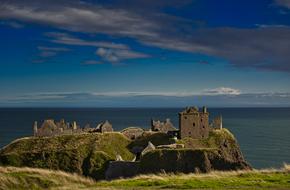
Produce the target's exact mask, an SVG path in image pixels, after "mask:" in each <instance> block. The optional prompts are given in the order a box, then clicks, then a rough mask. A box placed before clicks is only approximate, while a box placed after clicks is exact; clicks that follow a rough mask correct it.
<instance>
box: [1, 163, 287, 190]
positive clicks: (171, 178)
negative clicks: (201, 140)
mask: <svg viewBox="0 0 290 190" xmlns="http://www.w3.org/2000/svg"><path fill="white" fill-rule="evenodd" d="M289 179H290V166H289V165H285V167H284V168H282V169H280V170H252V171H235V172H211V173H208V174H188V175H184V174H179V175H172V174H159V175H142V176H137V177H135V178H132V179H121V180H113V181H110V182H105V181H103V182H102V181H101V182H95V181H93V180H91V179H88V178H85V177H82V176H78V175H76V174H69V173H65V172H60V171H50V170H45V169H32V168H16V167H0V189H1V190H10V189H11V190H12V189H13V190H22V189H32V190H33V189H51V190H56V189H58V190H60V189H70V190H76V189H84V190H91V189H101V190H105V189H106V190H108V189H126V190H133V189H135V190H136V189H139V190H141V189H145V190H149V189H150V190H151V189H247V190H250V189H251V190H252V189H268V190H272V189H273V190H274V189H281V190H282V189H283V190H286V189H290V182H289Z"/></svg>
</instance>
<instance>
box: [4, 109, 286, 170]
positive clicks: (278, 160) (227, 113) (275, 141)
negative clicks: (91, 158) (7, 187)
mask: <svg viewBox="0 0 290 190" xmlns="http://www.w3.org/2000/svg"><path fill="white" fill-rule="evenodd" d="M183 109H184V108H164V107H163V108H152V107H151V108H149V107H147V108H146V107H142V108H140V107H139V108H137V107H126V108H113V107H103V108H92V107H91V108H80V107H70V108H68V107H66V108H52V107H51V108H37V107H34V108H0V147H3V146H5V145H7V144H9V143H10V142H11V141H13V140H15V139H17V138H21V137H26V136H32V134H33V130H32V126H33V123H34V121H38V124H39V126H40V125H41V123H42V121H43V120H45V119H54V120H56V121H58V120H60V119H62V118H63V119H65V120H66V121H68V122H72V121H76V122H77V123H78V125H80V127H84V126H85V125H86V124H90V125H91V127H96V126H97V124H98V123H100V122H102V121H105V120H109V121H110V123H112V125H113V128H114V130H115V131H120V130H122V129H124V128H127V127H132V126H135V127H141V128H144V129H149V128H150V122H151V119H155V120H165V119H166V118H170V119H171V121H172V123H173V124H174V126H175V127H176V128H178V127H179V126H178V113H179V112H180V111H182V110H183ZM208 111H209V113H210V121H212V120H213V118H214V117H216V116H219V115H222V117H223V126H224V127H225V128H227V129H229V130H230V131H231V132H232V133H233V134H234V136H235V137H236V138H237V140H238V143H239V145H240V148H241V151H242V153H243V155H244V157H245V158H246V160H247V161H248V162H249V163H250V164H251V165H252V166H253V167H254V168H271V167H281V166H282V165H283V163H290V141H289V134H290V108H289V107H267V108H266V107H264V108H261V107H259V108H253V107H252V108H249V107H239V108H236V107H235V108H234V107H223V108H217V107H215V108H214V107H209V108H208Z"/></svg>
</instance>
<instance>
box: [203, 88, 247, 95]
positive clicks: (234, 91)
mask: <svg viewBox="0 0 290 190" xmlns="http://www.w3.org/2000/svg"><path fill="white" fill-rule="evenodd" d="M203 94H205V95H240V94H241V91H240V90H238V89H234V88H229V87H219V88H214V89H206V90H204V91H203Z"/></svg>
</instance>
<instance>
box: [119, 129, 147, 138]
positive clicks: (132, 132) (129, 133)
mask: <svg viewBox="0 0 290 190" xmlns="http://www.w3.org/2000/svg"><path fill="white" fill-rule="evenodd" d="M144 131H145V130H144V129H141V128H140V127H128V128H126V129H123V130H122V131H121V133H122V134H123V135H125V136H126V137H127V138H128V139H131V140H135V139H136V138H138V137H140V136H142V134H143V133H144Z"/></svg>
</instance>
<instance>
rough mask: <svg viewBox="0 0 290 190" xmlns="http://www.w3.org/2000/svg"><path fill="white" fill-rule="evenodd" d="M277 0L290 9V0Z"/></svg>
mask: <svg viewBox="0 0 290 190" xmlns="http://www.w3.org/2000/svg"><path fill="white" fill-rule="evenodd" d="M275 2H276V3H277V4H278V5H280V6H283V7H285V8H287V9H290V1H289V0H275Z"/></svg>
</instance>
